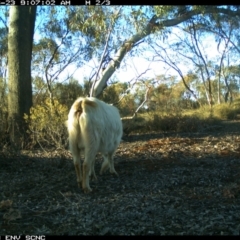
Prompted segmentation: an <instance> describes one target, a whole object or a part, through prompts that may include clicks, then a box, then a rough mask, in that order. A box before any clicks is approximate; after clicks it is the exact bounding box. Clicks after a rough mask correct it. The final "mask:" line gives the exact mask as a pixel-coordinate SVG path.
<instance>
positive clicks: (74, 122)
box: [67, 97, 122, 192]
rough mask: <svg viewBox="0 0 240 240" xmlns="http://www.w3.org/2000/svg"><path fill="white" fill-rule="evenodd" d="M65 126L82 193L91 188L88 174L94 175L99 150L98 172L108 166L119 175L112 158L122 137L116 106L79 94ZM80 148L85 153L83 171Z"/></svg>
mask: <svg viewBox="0 0 240 240" xmlns="http://www.w3.org/2000/svg"><path fill="white" fill-rule="evenodd" d="M67 128H68V134H69V146H70V151H71V153H72V156H73V161H74V166H75V170H76V173H77V181H78V185H79V186H81V183H82V188H83V190H84V192H89V191H92V189H91V188H90V186H89V176H92V177H94V178H96V174H95V170H94V163H95V157H96V154H97V153H98V152H100V153H102V155H103V158H104V161H103V163H102V167H101V171H100V174H102V173H103V172H104V171H105V170H107V168H109V169H110V172H111V173H115V174H116V175H118V174H117V172H116V171H115V168H114V161H113V155H114V153H115V151H116V149H117V147H118V145H119V143H120V141H121V137H122V122H121V118H120V115H119V112H118V109H117V108H115V107H114V106H111V105H109V104H106V103H104V102H102V101H100V100H98V99H96V98H93V97H89V98H82V97H80V98H78V99H77V100H76V101H75V102H74V103H73V105H72V107H71V109H70V112H69V114H68V121H67ZM81 151H82V152H83V153H84V163H83V174H82V170H81V160H80V155H81Z"/></svg>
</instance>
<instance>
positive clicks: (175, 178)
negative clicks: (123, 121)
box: [0, 122, 240, 235]
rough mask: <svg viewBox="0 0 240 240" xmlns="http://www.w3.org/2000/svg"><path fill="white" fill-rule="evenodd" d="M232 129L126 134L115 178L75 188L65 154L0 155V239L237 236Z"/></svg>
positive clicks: (238, 143) (236, 149) (227, 125)
mask: <svg viewBox="0 0 240 240" xmlns="http://www.w3.org/2000/svg"><path fill="white" fill-rule="evenodd" d="M239 133H240V123H239V122H223V123H222V125H219V126H216V127H215V128H212V129H208V131H205V132H201V133H195V134H187V133H167V134H163V133H151V134H150V133H149V134H139V135H136V134H135V135H131V136H129V137H128V138H126V139H125V141H123V142H122V143H121V144H120V147H119V149H118V151H117V153H116V157H115V168H116V171H117V172H118V173H119V177H116V176H114V175H111V174H110V173H108V172H107V173H105V174H104V175H102V176H100V175H99V174H98V173H99V170H100V165H101V158H100V157H98V158H97V161H96V173H97V177H98V181H96V182H91V183H90V184H91V187H92V188H93V192H92V193H90V194H84V193H83V192H82V190H81V189H79V188H78V187H77V181H76V175H75V170H74V166H73V163H72V159H71V155H70V154H68V155H67V156H66V154H65V155H64V154H62V155H61V153H60V152H59V151H58V152H52V153H51V154H49V153H48V154H46V153H43V152H41V151H38V152H37V151H36V152H34V153H30V152H23V153H22V154H20V155H15V156H7V155H6V154H2V155H1V156H0V235H14V234H15V235H16V234H17V235H19V234H23V235H35V234H41V235H189V234H190V235H239V231H240V135H239Z"/></svg>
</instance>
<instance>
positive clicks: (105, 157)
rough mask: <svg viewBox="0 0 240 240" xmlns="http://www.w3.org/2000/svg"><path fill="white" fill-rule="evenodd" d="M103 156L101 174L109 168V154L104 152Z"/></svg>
mask: <svg viewBox="0 0 240 240" xmlns="http://www.w3.org/2000/svg"><path fill="white" fill-rule="evenodd" d="M102 156H103V163H102V166H101V170H100V174H101V175H102V174H103V173H104V172H105V171H106V170H107V169H108V168H109V161H108V155H107V154H102Z"/></svg>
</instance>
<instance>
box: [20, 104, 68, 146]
mask: <svg viewBox="0 0 240 240" xmlns="http://www.w3.org/2000/svg"><path fill="white" fill-rule="evenodd" d="M67 114H68V109H67V107H66V106H64V105H62V104H60V103H59V102H58V101H57V100H54V101H53V104H52V103H51V102H50V100H49V99H47V100H45V102H44V103H43V104H41V105H37V106H36V107H32V108H31V110H30V115H29V116H28V115H25V116H24V119H25V121H26V122H27V123H28V125H29V131H28V133H29V135H30V139H31V143H32V146H36V145H40V146H41V147H56V148H64V147H65V145H66V142H67V130H66V126H65V121H66V120H67Z"/></svg>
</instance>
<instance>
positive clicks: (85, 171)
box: [82, 150, 96, 193]
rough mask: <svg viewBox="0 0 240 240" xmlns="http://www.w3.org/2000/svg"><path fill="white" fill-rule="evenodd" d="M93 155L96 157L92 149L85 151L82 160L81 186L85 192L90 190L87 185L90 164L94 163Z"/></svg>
mask: <svg viewBox="0 0 240 240" xmlns="http://www.w3.org/2000/svg"><path fill="white" fill-rule="evenodd" d="M95 157H96V154H94V151H91V150H86V151H85V159H84V162H83V180H82V188H83V191H84V192H85V193H88V192H91V191H92V189H91V188H90V185H89V174H90V172H91V171H92V165H93V164H94V161H95ZM94 173H95V171H94ZM94 173H93V174H94Z"/></svg>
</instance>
